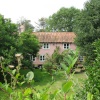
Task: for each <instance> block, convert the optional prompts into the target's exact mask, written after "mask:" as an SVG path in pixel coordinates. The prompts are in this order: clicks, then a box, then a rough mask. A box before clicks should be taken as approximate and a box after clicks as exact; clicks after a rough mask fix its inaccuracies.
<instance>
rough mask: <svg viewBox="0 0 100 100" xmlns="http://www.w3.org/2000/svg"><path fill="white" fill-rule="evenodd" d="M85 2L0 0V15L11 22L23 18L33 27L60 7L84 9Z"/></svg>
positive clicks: (68, 0) (84, 0)
mask: <svg viewBox="0 0 100 100" xmlns="http://www.w3.org/2000/svg"><path fill="white" fill-rule="evenodd" d="M86 1H87V0H0V14H2V15H4V17H5V18H11V20H12V22H14V23H17V21H18V20H19V19H20V18H21V17H24V18H26V19H28V20H30V21H31V24H33V25H35V22H38V19H40V18H42V17H44V18H48V17H49V16H50V15H52V14H54V13H56V12H57V11H58V10H59V9H60V8H62V7H66V8H69V7H75V8H78V9H83V8H84V3H85V2H86Z"/></svg>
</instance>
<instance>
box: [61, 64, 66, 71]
mask: <svg viewBox="0 0 100 100" xmlns="http://www.w3.org/2000/svg"><path fill="white" fill-rule="evenodd" d="M61 67H62V68H63V69H64V70H65V71H66V70H67V66H66V65H65V64H64V63H61Z"/></svg>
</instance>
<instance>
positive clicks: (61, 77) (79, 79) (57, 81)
mask: <svg viewBox="0 0 100 100" xmlns="http://www.w3.org/2000/svg"><path fill="white" fill-rule="evenodd" d="M29 71H30V70H29V69H24V70H21V71H20V73H21V75H24V76H25V75H26V74H27V72H29ZM34 76H35V77H34V83H33V84H32V85H31V87H32V88H34V89H35V90H37V91H41V90H43V89H44V88H48V87H49V90H48V92H49V93H51V92H54V91H55V90H57V89H60V88H61V86H62V84H63V83H65V82H66V77H65V74H64V71H59V72H57V73H56V74H54V75H53V77H52V76H51V75H50V74H49V73H47V72H46V71H44V70H43V71H41V70H39V69H35V70H34ZM71 79H72V80H73V81H74V87H73V88H75V89H76V90H78V88H79V86H80V87H81V86H82V85H83V84H84V83H83V81H84V80H85V79H86V74H85V73H78V74H74V75H73V76H72V78H71ZM53 80H54V83H53V84H52V85H50V84H51V83H52V81H53ZM28 86H29V85H28V84H24V85H23V86H22V87H21V88H23V89H24V88H26V87H28ZM77 86H78V87H77ZM16 90H17V91H20V88H17V89H16ZM0 97H3V98H5V95H4V93H3V92H2V91H0ZM0 100H1V99H0ZM3 100H6V99H3Z"/></svg>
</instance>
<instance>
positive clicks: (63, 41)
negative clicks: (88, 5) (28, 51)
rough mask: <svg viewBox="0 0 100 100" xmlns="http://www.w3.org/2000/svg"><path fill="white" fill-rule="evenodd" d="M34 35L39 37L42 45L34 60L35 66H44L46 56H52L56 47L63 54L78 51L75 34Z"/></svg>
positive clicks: (39, 33)
mask: <svg viewBox="0 0 100 100" xmlns="http://www.w3.org/2000/svg"><path fill="white" fill-rule="evenodd" d="M33 34H35V35H36V36H37V38H38V39H39V42H40V44H41V48H40V50H39V52H38V55H37V57H35V58H34V59H33V64H34V65H36V66H37V65H38V66H42V64H43V63H44V61H45V57H46V54H49V55H52V54H53V52H54V50H55V49H56V47H59V48H60V51H61V52H63V51H64V50H66V49H71V50H75V49H76V45H75V44H74V39H75V37H76V36H75V33H74V32H36V33H35V32H34V33H33Z"/></svg>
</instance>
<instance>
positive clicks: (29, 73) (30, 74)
mask: <svg viewBox="0 0 100 100" xmlns="http://www.w3.org/2000/svg"><path fill="white" fill-rule="evenodd" d="M33 78H34V73H33V72H32V71H30V72H28V73H27V74H26V79H27V80H29V81H31V80H32V79H33Z"/></svg>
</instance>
